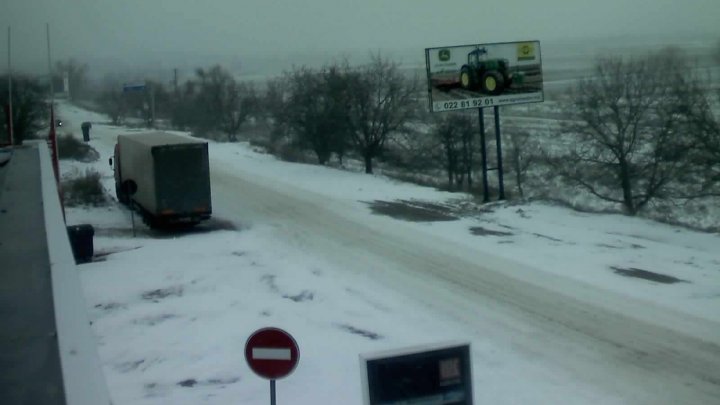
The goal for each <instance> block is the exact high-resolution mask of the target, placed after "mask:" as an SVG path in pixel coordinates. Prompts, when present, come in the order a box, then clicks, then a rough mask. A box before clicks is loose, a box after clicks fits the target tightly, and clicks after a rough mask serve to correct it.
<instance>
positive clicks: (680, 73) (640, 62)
mask: <svg viewBox="0 0 720 405" xmlns="http://www.w3.org/2000/svg"><path fill="white" fill-rule="evenodd" d="M685 60H686V59H685V58H683V56H682V54H680V53H679V52H677V51H674V50H671V51H665V52H662V53H659V54H656V55H652V56H649V57H645V58H637V59H632V60H622V59H619V58H607V59H601V60H599V61H598V63H597V64H596V66H595V70H594V75H593V77H592V78H590V79H585V80H582V81H580V83H579V84H578V85H577V86H576V87H575V88H574V89H573V91H572V92H571V100H570V103H569V104H568V105H567V106H566V110H567V111H568V113H569V115H570V116H571V117H572V120H571V121H568V122H566V124H565V125H564V126H563V132H564V134H565V135H568V136H570V137H571V138H572V140H573V141H572V143H571V146H570V151H569V153H567V154H563V155H559V156H558V155H555V156H554V159H551V162H553V163H554V166H555V168H556V169H557V170H558V171H559V172H560V174H561V175H562V176H563V178H565V179H566V180H568V181H569V182H571V183H572V184H575V185H578V186H580V187H582V188H584V189H585V190H587V191H589V192H590V193H591V194H593V195H595V196H596V197H598V198H601V199H603V200H606V201H610V202H615V203H619V204H621V205H622V206H623V208H624V210H625V211H626V213H628V214H630V215H635V214H636V213H637V212H638V211H639V210H641V209H642V208H643V207H645V206H646V205H647V204H648V203H649V202H650V201H651V200H653V199H656V198H666V197H672V196H675V195H677V193H682V189H681V187H676V186H678V185H682V183H683V182H684V181H683V180H685V181H687V180H691V179H688V177H687V174H688V170H687V168H688V166H687V162H688V160H687V155H688V153H689V151H690V150H691V147H692V141H691V140H690V137H689V136H688V134H687V131H688V130H689V126H688V122H689V120H688V108H689V104H692V103H694V102H695V97H694V95H695V94H696V93H695V92H694V90H693V88H694V87H695V86H696V85H695V84H694V83H695V82H694V79H693V77H692V76H691V75H690V74H689V72H690V71H691V69H690V68H689V66H688V65H687V63H686V62H685Z"/></svg>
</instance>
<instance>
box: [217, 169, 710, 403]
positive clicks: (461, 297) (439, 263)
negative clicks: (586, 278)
mask: <svg viewBox="0 0 720 405" xmlns="http://www.w3.org/2000/svg"><path fill="white" fill-rule="evenodd" d="M211 173H212V182H213V184H212V187H213V206H214V213H215V215H216V216H218V217H222V218H224V219H230V220H233V221H237V222H240V223H253V224H270V225H271V226H273V227H275V229H277V237H278V238H282V239H284V240H285V241H286V242H288V243H292V244H295V245H297V246H300V247H302V248H303V249H304V250H305V251H307V252H308V253H310V254H315V255H319V256H321V257H324V258H325V259H327V260H330V261H331V262H334V263H335V264H336V265H337V267H338V269H344V270H345V271H349V272H353V273H359V274H365V275H368V276H369V277H372V278H374V279H375V280H376V281H377V282H379V283H382V284H383V285H385V286H389V287H391V288H393V289H394V290H396V291H397V293H398V294H401V295H405V296H408V297H411V298H413V299H416V300H419V301H420V302H422V303H423V304H424V305H427V306H430V307H432V308H433V309H435V310H437V311H440V312H441V313H443V314H445V315H446V316H447V317H448V318H450V319H454V320H456V321H457V322H459V323H462V324H463V325H465V326H466V327H470V328H471V329H473V330H476V331H477V333H478V336H483V338H489V339H493V340H496V341H497V342H503V344H505V345H507V344H509V345H510V346H511V347H513V348H514V350H517V351H518V352H520V353H524V354H526V355H527V356H532V357H533V358H539V361H540V362H543V364H545V363H547V364H552V365H553V366H554V367H560V368H562V369H565V370H567V371H568V372H569V373H572V375H573V376H574V377H575V378H577V379H579V380H581V381H583V382H584V383H587V384H591V385H593V386H596V387H598V388H600V389H602V390H604V392H607V393H608V395H609V396H612V397H614V398H617V397H619V398H622V399H623V400H624V401H627V402H628V403H633V404H639V403H647V404H713V403H715V404H716V403H720V325H718V324H715V323H712V322H709V321H705V320H702V319H697V318H694V317H692V316H688V315H686V314H680V313H675V312H673V311H672V310H669V309H666V308H658V307H654V306H652V305H650V304H648V303H645V302H638V301H635V300H633V299H631V298H628V297H622V296H619V295H615V294H613V293H610V292H606V291H599V290H597V289H595V288H593V287H592V286H589V285H585V284H580V283H577V282H574V281H572V280H568V279H564V278H562V277H558V276H553V275H548V274H539V273H538V272H537V271H534V270H533V269H531V268H527V267H523V266H521V265H519V264H517V263H513V262H511V261H507V260H503V259H500V258H497V257H493V256H491V255H488V254H486V253H482V252H478V251H474V250H472V249H469V248H465V247H461V246H457V245H456V244H453V243H450V242H448V241H446V240H443V239H442V238H439V237H436V236H433V235H431V234H423V233H418V232H417V230H416V229H414V228H412V229H411V228H410V227H406V226H405V225H404V224H403V223H402V222H398V224H397V226H393V227H392V228H391V229H388V227H387V226H385V227H380V226H377V225H376V223H375V222H373V221H368V220H367V219H361V217H357V218H353V215H352V214H350V213H351V212H353V210H357V208H356V207H350V206H349V205H348V204H347V203H346V202H342V201H332V200H328V199H327V198H325V197H320V196H318V195H316V194H313V193H310V192H306V191H303V190H300V189H298V188H295V187H292V186H289V185H287V184H281V183H278V182H277V181H274V180H272V179H269V178H263V179H260V178H257V177H252V176H249V175H246V174H243V173H230V172H228V171H225V170H224V168H223V167H221V166H220V165H212V167H211ZM386 220H388V219H387V218H378V221H386ZM572 265H578V266H580V265H582V263H577V264H572ZM570 402H572V401H570Z"/></svg>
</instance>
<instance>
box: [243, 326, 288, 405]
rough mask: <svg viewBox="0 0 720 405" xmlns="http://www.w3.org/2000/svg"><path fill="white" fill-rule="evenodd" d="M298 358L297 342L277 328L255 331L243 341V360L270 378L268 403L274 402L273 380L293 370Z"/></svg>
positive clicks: (257, 371) (253, 369)
mask: <svg viewBox="0 0 720 405" xmlns="http://www.w3.org/2000/svg"><path fill="white" fill-rule="evenodd" d="M299 358H300V350H299V349H298V345H297V342H295V339H294V338H293V337H292V336H291V335H290V334H289V333H287V332H285V331H284V330H282V329H278V328H263V329H259V330H257V331H255V332H254V333H253V334H252V335H250V337H249V338H248V340H247V342H246V343H245V360H246V361H247V363H248V366H250V369H251V370H252V371H254V372H255V374H257V375H259V376H260V377H262V378H265V379H268V380H270V404H271V405H276V403H275V380H277V379H280V378H284V377H287V376H288V375H289V374H290V373H292V372H293V370H295V367H296V366H297V363H298V360H299Z"/></svg>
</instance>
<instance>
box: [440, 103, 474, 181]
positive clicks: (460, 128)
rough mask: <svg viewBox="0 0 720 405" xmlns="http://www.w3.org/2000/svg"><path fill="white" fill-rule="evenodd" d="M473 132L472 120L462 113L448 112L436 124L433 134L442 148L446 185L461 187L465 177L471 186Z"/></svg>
mask: <svg viewBox="0 0 720 405" xmlns="http://www.w3.org/2000/svg"><path fill="white" fill-rule="evenodd" d="M474 132H475V128H474V127H473V123H472V120H471V119H470V118H469V117H468V116H467V115H463V114H457V113H448V114H447V115H445V116H443V117H442V118H441V119H440V120H439V121H438V123H437V124H436V127H435V131H434V135H435V137H436V138H437V139H438V141H440V145H441V147H442V150H443V156H442V159H443V165H444V166H445V172H446V174H447V176H448V186H449V187H450V188H451V189H452V188H453V187H462V185H463V183H464V182H465V179H467V184H468V188H469V187H471V186H472V177H471V175H472V158H473V148H472V138H473V135H474Z"/></svg>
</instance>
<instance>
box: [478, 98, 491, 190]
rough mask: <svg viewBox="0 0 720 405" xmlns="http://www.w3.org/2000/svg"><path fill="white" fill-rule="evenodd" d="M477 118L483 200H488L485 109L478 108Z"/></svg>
mask: <svg viewBox="0 0 720 405" xmlns="http://www.w3.org/2000/svg"><path fill="white" fill-rule="evenodd" d="M478 119H479V122H480V152H481V153H482V182H483V202H488V201H490V193H489V191H488V178H487V148H486V146H485V111H484V110H483V109H482V108H478Z"/></svg>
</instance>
